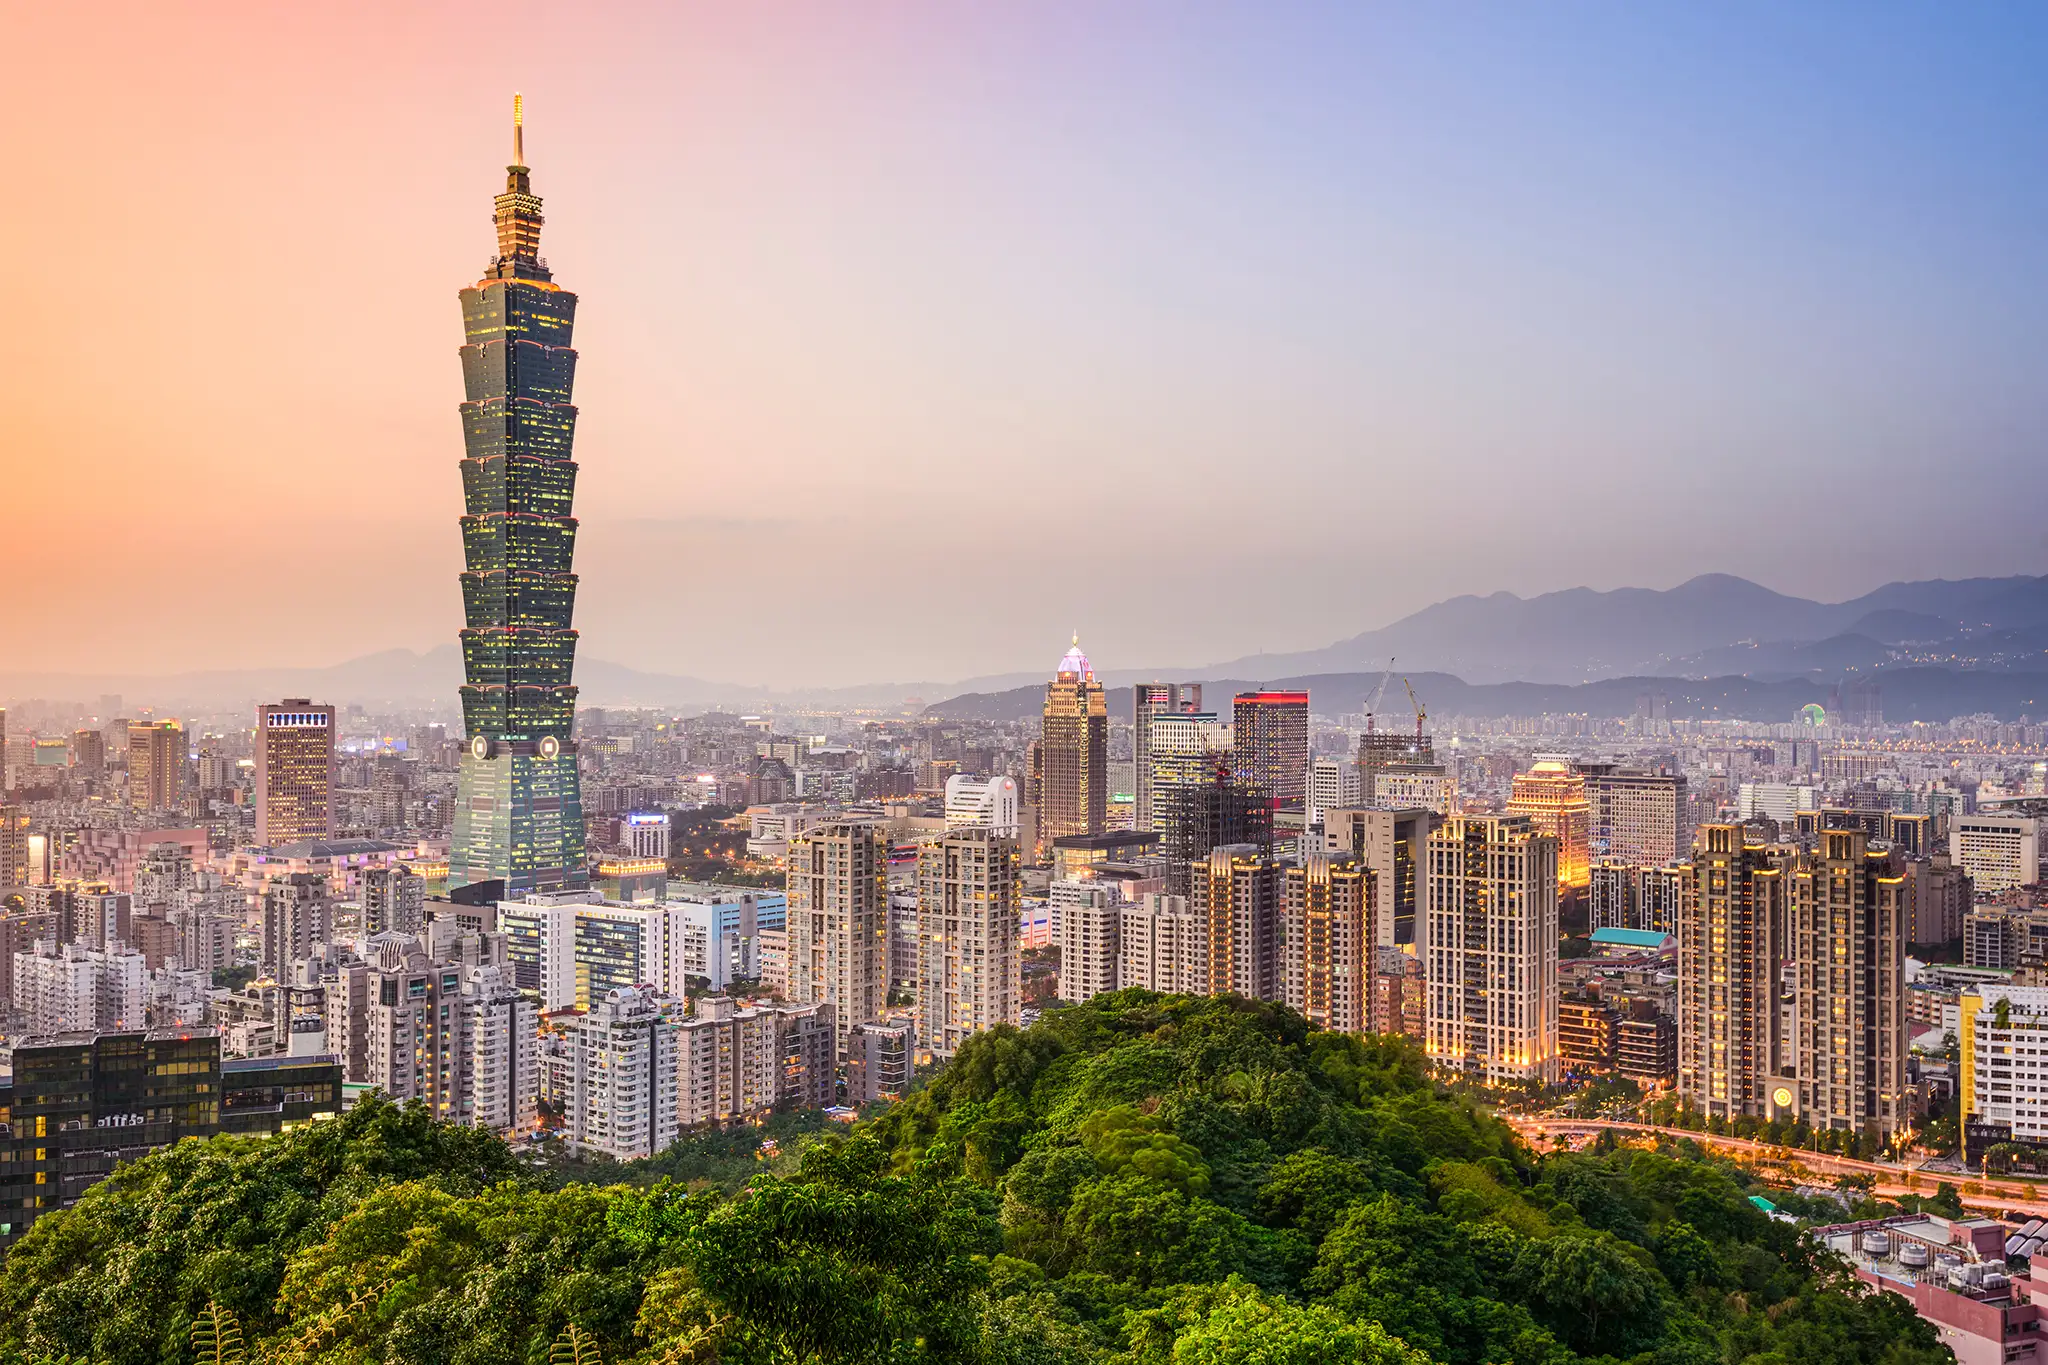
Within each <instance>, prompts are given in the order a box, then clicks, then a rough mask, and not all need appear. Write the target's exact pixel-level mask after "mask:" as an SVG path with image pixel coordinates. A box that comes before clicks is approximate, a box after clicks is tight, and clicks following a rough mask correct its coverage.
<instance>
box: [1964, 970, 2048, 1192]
mask: <svg viewBox="0 0 2048 1365" xmlns="http://www.w3.org/2000/svg"><path fill="white" fill-rule="evenodd" d="M1956 1013H1957V1023H1958V1026H1959V1028H1960V1030H1961V1032H1960V1036H1959V1039H1958V1041H1959V1042H1960V1043H1961V1044H1962V1072H1961V1077H1960V1083H1959V1086H1958V1089H1959V1090H1960V1091H1961V1094H1962V1119H1963V1155H1964V1157H1965V1159H1966V1160H1967V1161H1969V1162H1970V1164H1972V1165H1976V1164H1978V1163H1980V1162H1982V1161H1983V1159H1984V1153H1985V1152H1986V1151H1988V1150H1989V1149H1990V1148H1992V1147H1995V1146H1998V1145H2000V1144H2001V1143H2014V1144H2018V1145H2020V1146H2022V1147H2027V1148H2032V1149H2034V1150H2036V1151H2039V1150H2041V1149H2042V1148H2048V988H2044V987H2040V986H2009V985H2005V984H2003V983H1996V984H1994V983H1986V984H1985V985H1983V986H1982V987H1980V988H1978V989H1977V990H1976V991H1974V992H1969V993H1965V994H1964V995H1963V996H1962V998H1961V1000H1960V1001H1959V1002H1958V1005H1957V1011H1956Z"/></svg>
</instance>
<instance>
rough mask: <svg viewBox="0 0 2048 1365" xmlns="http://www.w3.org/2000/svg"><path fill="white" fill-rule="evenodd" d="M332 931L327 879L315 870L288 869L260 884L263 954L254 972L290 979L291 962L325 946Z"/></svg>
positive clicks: (277, 978) (332, 909)
mask: <svg viewBox="0 0 2048 1365" xmlns="http://www.w3.org/2000/svg"><path fill="white" fill-rule="evenodd" d="M333 934H334V907H333V905H332V903H331V901H330V900H329V898H328V894H327V879H326V878H325V877H323V876H321V875H319V874H318V873H316V872H292V873H287V874H286V875H285V876H283V877H280V878H278V879H277V880H275V881H273V882H271V883H270V885H268V886H266V887H265V888H263V956H262V958H261V960H259V961H258V963H257V964H256V971H257V975H258V976H263V977H268V978H269V979H270V980H272V981H276V982H286V981H290V980H291V979H292V964H294V963H296V962H298V961H299V960H300V959H302V958H308V957H311V956H312V955H313V953H314V950H315V949H318V948H323V947H325V946H326V945H327V944H328V943H329V942H331V941H332V938H333Z"/></svg>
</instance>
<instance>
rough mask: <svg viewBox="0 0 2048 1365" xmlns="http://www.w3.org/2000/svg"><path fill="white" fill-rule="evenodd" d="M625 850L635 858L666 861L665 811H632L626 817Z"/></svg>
mask: <svg viewBox="0 0 2048 1365" xmlns="http://www.w3.org/2000/svg"><path fill="white" fill-rule="evenodd" d="M622 832H623V833H624V835H625V837H626V848H627V851H628V852H630V853H631V854H632V855H633V856H634V857H635V858H658V859H660V860H661V861H663V862H667V861H668V833H669V821H668V814H667V812H665V811H634V812H632V813H631V814H629V815H627V816H626V820H625V829H624V830H623V831H622Z"/></svg>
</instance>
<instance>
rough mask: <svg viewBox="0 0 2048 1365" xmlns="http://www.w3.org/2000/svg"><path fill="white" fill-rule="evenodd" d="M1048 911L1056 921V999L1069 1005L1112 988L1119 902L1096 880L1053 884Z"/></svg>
mask: <svg viewBox="0 0 2048 1365" xmlns="http://www.w3.org/2000/svg"><path fill="white" fill-rule="evenodd" d="M1051 899H1052V912H1053V915H1054V918H1056V919H1057V920H1058V921H1059V928H1058V936H1057V938H1056V940H1055V941H1056V942H1057V943H1058V944H1059V948H1060V999H1062V1000H1065V1001H1068V1002H1069V1003H1072V1004H1076V1005H1078V1004H1080V1003H1081V1002H1082V1001H1084V1000H1092V999H1094V998H1095V997H1096V996H1098V995H1101V994H1103V993H1104V992H1106V991H1113V990H1115V989H1116V988H1117V970H1116V969H1117V940H1118V937H1119V935H1120V933H1121V931H1122V928H1123V912H1124V902H1123V900H1122V899H1121V898H1119V897H1118V895H1117V892H1116V888H1115V887H1114V886H1112V885H1110V884H1109V883H1108V882H1101V881H1087V882H1078V881H1063V882H1054V883H1053V884H1052V887H1051Z"/></svg>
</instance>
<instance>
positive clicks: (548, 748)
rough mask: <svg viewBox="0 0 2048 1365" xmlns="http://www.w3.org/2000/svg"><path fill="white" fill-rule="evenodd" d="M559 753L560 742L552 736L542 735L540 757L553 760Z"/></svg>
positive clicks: (560, 748)
mask: <svg viewBox="0 0 2048 1365" xmlns="http://www.w3.org/2000/svg"><path fill="white" fill-rule="evenodd" d="M561 752H562V741H561V740H559V739H556V738H555V737H554V736H553V735H542V736H541V737H540V756H541V757H542V758H554V757H556V756H557V755H559V754H560V753H561Z"/></svg>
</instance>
